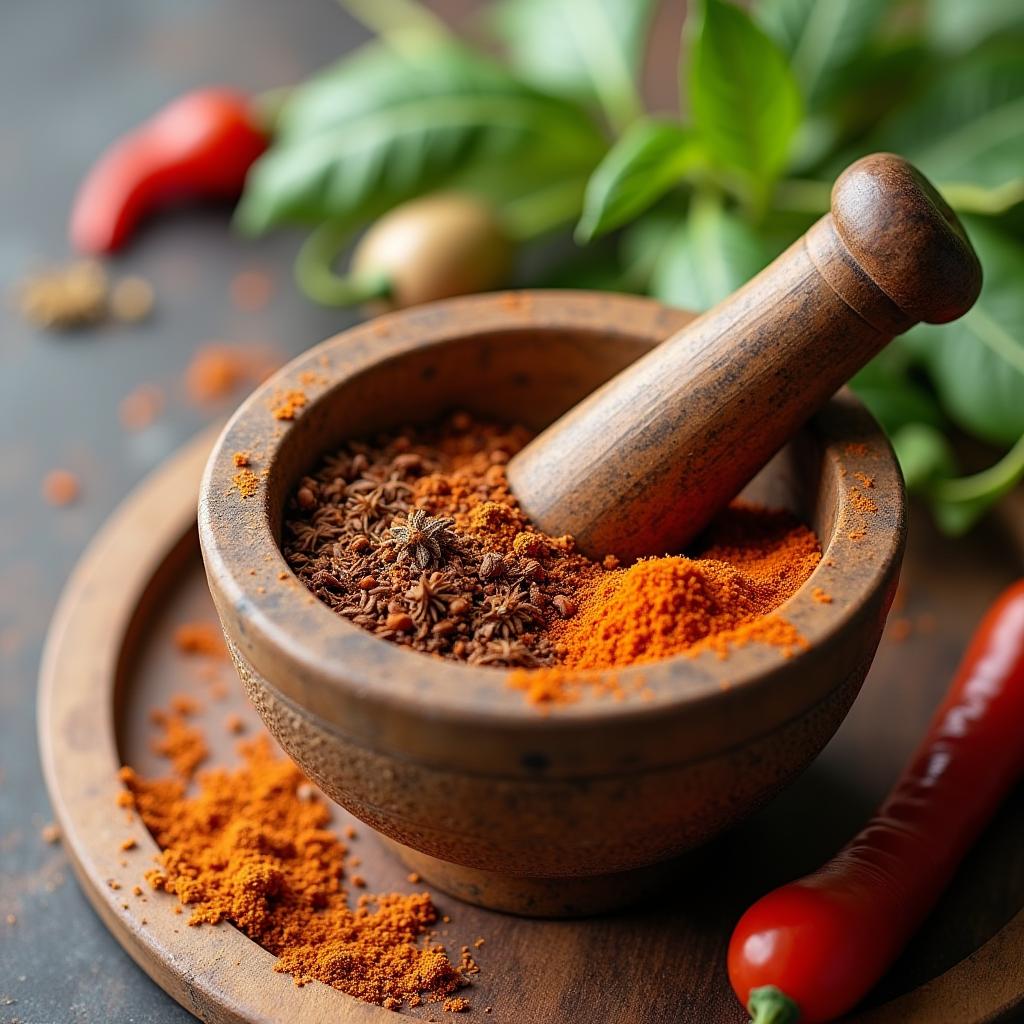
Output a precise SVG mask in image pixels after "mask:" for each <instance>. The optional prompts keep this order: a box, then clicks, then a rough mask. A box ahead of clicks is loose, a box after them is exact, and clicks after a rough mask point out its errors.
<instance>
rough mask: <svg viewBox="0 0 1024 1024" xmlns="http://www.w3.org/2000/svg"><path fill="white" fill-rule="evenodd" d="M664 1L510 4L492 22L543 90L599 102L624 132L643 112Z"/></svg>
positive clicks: (519, 0)
mask: <svg viewBox="0 0 1024 1024" xmlns="http://www.w3.org/2000/svg"><path fill="white" fill-rule="evenodd" d="M656 2H657V0H502V2H501V3H498V4H497V5H495V7H494V9H493V10H492V11H491V12H489V21H490V24H491V25H492V27H493V28H494V29H495V31H496V32H497V34H498V35H499V37H500V38H501V40H502V41H503V43H504V45H505V50H506V52H507V54H508V57H509V60H510V61H511V62H512V65H513V67H514V68H515V69H516V70H517V71H518V72H519V73H520V74H521V75H522V76H523V77H524V78H525V79H526V80H527V81H530V82H533V83H534V84H535V85H536V86H537V87H538V88H541V89H545V90H553V91H554V92H556V93H562V94H565V95H569V96H574V97H577V98H579V99H583V100H585V101H588V102H596V103H598V104H599V105H600V106H601V107H603V108H604V109H605V111H606V112H607V113H608V116H609V119H610V120H611V122H612V124H613V125H614V126H615V127H616V128H617V129H619V130H622V129H624V128H625V127H626V126H627V125H628V124H629V122H630V121H632V120H633V119H634V118H635V117H637V116H638V115H639V114H640V113H641V104H640V99H639V96H638V94H637V90H636V86H635V80H636V75H637V70H638V68H639V66H640V63H641V61H642V60H643V54H644V48H645V42H646V37H647V28H648V25H649V23H650V19H651V14H652V12H653V10H654V6H655V3H656Z"/></svg>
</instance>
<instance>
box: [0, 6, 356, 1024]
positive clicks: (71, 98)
mask: <svg viewBox="0 0 1024 1024" xmlns="http://www.w3.org/2000/svg"><path fill="white" fill-rule="evenodd" d="M364 36H365V33H364V32H363V30H362V29H361V28H360V27H358V26H357V25H356V24H355V23H353V22H352V21H351V20H350V19H349V18H348V17H347V16H346V15H345V14H344V13H342V12H341V10H340V9H339V8H338V7H337V6H336V5H335V4H333V3H332V2H331V0H287V2H281V0H219V2H212V0H210V2H203V0H150V2H148V3H141V2H139V0H88V2H86V3H75V2H73V0H9V2H7V3H5V4H4V5H3V12H2V15H0V94H2V96H3V100H2V101H0V224H2V235H0V288H2V290H3V291H4V293H5V296H6V294H7V293H8V292H9V290H10V289H11V287H12V285H13V284H14V283H15V282H16V281H17V280H18V278H19V277H21V276H22V275H23V274H24V273H25V272H26V271H28V270H30V269H32V268H33V267H37V266H39V265H45V264H47V263H51V262H58V263H59V262H61V261H63V260H65V259H66V258H67V257H68V256H69V252H68V249H67V245H66V242H65V221H66V216H67V210H68V207H69V203H70V200H71V196H72V194H73V191H74V189H75V186H76V184H77V183H78V181H79V179H80V178H81V177H82V175H83V174H84V173H85V171H86V169H87V168H88V166H89V164H90V162H91V161H92V160H93V158H94V157H95V156H96V155H97V154H98V153H99V151H100V150H101V149H102V148H103V146H104V145H105V144H106V143H107V142H108V141H110V140H111V139H112V138H114V137H115V136H116V135H117V134H118V133H120V132H122V131H124V130H126V129H128V128H130V127H131V126H133V125H134V124H135V123H137V122H138V121H139V120H141V119H143V118H144V117H146V116H147V115H149V114H150V113H151V112H152V111H153V110H154V109H156V108H157V107H158V106H159V105H160V104H161V103H162V102H164V101H165V100H167V99H170V98H171V97H173V96H175V95H176V94H178V93H180V92H183V91H185V90H187V89H189V88H191V87H194V86H197V85H200V84H204V83H226V84H230V85H234V86H238V87H241V88H244V89H247V90H252V91H259V90H262V89H267V88H271V87H275V86H279V85H283V84H287V83H289V82H291V81H294V80H296V79H299V78H301V77H303V76H304V75H306V74H308V73H309V72H310V71H311V70H313V69H314V68H316V67H318V66H320V65H322V64H323V63H325V62H327V61H329V60H331V59H332V58H334V57H336V56H337V55H338V54H339V53H341V52H342V51H344V50H346V49H349V48H351V47H352V46H353V45H355V44H357V43H358V42H359V41H360V40H362V39H363V38H364ZM297 241H298V239H297V237H294V236H292V237H289V236H287V235H285V236H282V235H278V236H275V237H274V238H271V239H267V240H265V241H260V242H247V241H244V240H242V239H239V238H237V237H234V236H232V234H231V233H230V231H229V230H228V215H227V211H225V210H201V211H191V212H189V213H187V214H185V215H180V216H177V215H176V216H175V217H173V218H167V219H164V220H162V221H161V222H160V223H157V224H154V225H151V226H150V228H149V229H148V230H146V231H145V232H144V233H143V234H142V235H141V236H140V237H139V239H138V242H137V244H135V245H133V246H132V247H131V248H130V249H129V250H128V251H127V252H126V253H125V255H124V256H123V257H120V258H119V259H118V260H117V261H116V263H115V265H114V270H115V273H116V272H120V273H127V272H137V273H140V274H142V275H144V276H146V277H147V278H148V279H149V280H150V281H151V282H152V283H153V285H154V288H155V289H156V293H157V303H158V308H157V312H156V315H155V316H154V318H153V319H152V321H150V322H149V323H147V324H144V325H142V326H139V327H113V328H104V329H101V330H96V331H90V332H84V333H81V334H73V335H54V334H44V333H41V332H39V331H37V330H35V329H33V328H31V327H29V326H27V325H25V324H23V323H21V322H20V321H19V320H18V319H17V318H16V317H15V316H13V315H11V313H10V310H9V307H7V306H5V309H4V320H3V325H4V326H3V331H2V333H0V1021H5V1022H7V1021H11V1022H13V1021H21V1022H23V1024H72V1022H90V1024H92V1022H100V1021H109V1022H120V1021H185V1020H191V1019H192V1018H191V1017H189V1015H188V1014H187V1013H186V1012H185V1011H184V1010H182V1009H180V1008H179V1007H178V1006H177V1005H176V1004H175V1003H174V1002H173V1001H172V1000H171V999H169V998H168V997H167V996H165V995H164V994H163V992H162V991H160V990H159V989H158V988H157V987H156V986H155V985H154V984H153V983H152V982H150V981H149V979H148V978H147V977H146V976H145V975H144V974H143V973H142V971H141V970H139V969H138V968H137V967H136V966H135V965H134V964H133V963H132V962H131V960H130V959H129V958H128V956H127V955H126V954H125V953H123V952H122V951H121V949H120V947H119V946H118V945H117V944H116V943H115V942H114V940H113V939H112V938H111V937H110V935H109V934H108V933H107V930H106V929H105V928H104V926H103V925H102V924H101V922H100V920H99V918H98V917H96V915H95V914H94V913H93V911H92V910H91V908H90V907H89V905H88V904H87V903H86V900H85V898H84V896H83V895H82V893H81V892H80V890H79V888H78V886H77V884H76V883H75V881H74V878H73V877H72V875H71V871H70V868H69V866H68V863H67V859H66V857H65V856H64V854H63V852H62V850H61V848H60V847H59V846H49V845H46V844H45V843H44V842H43V841H42V839H41V838H40V828H41V827H42V826H43V825H44V824H46V822H48V821H49V820H50V817H51V814H50V809H49V805H48V802H47V796H46V790H45V788H44V786H43V780H42V775H41V772H40V767H39V755H38V747H37V743H36V737H35V694H36V672H37V668H38V662H39V655H40V651H41V648H42V644H43V639H44V635H45V631H46V627H47V624H48V621H49V618H50V614H51V612H52V609H53V607H54V604H55V602H56V600H57V598H58V595H59V593H60V590H61V587H62V585H63V584H64V581H65V579H66V578H67V575H68V573H69V572H70V571H71V568H72V567H73V565H74V563H75V561H76V559H77V558H78V556H79V554H80V553H81V551H82V550H83V548H84V547H85V545H86V544H87V543H88V541H89V539H90V537H91V536H92V534H93V533H94V532H95V531H96V530H97V529H98V527H99V526H100V525H101V523H102V522H103V520H104V519H105V518H106V516H107V515H108V513H109V512H110V511H111V509H112V508H113V507H114V506H115V505H116V504H117V503H118V501H119V500H120V499H121V498H122V497H123V496H124V495H125V494H126V493H127V492H128V490H129V489H130V488H131V487H132V485H133V484H135V483H136V482H137V481H138V480H139V479H140V478H141V477H142V476H144V475H145V474H146V473H147V472H148V471H149V470H150V469H152V468H153V467H154V466H156V465H157V464H158V463H159V462H160V461H161V460H162V459H163V458H165V457H166V456H167V455H168V454H169V453H170V452H172V451H173V450H174V449H175V448H177V447H178V446H179V445H180V444H181V443H182V442H183V441H185V440H186V439H187V438H188V437H190V436H191V435H192V434H194V433H195V432H196V431H197V430H198V429H199V428H200V427H201V426H202V425H203V424H204V423H206V422H208V421H210V420H212V419H214V418H218V417H221V416H223V415H226V414H227V413H228V412H229V411H230V409H231V407H232V406H233V404H235V401H237V399H239V398H241V397H242V395H243V393H244V388H243V389H241V390H240V391H239V393H238V394H237V395H236V397H235V398H234V399H231V400H226V401H225V402H223V403H221V404H219V405H214V406H209V407H202V408H198V407H196V406H194V405H192V404H190V403H189V401H188V399H187V397H186V396H185V393H184V388H183V385H182V374H183V371H184V369H185V367H186V366H187V365H188V362H189V359H190V357H191V355H192V353H193V351H194V350H195V349H196V348H197V347H199V346H200V345H202V344H204V343H206V342H209V341H211V340H215V339H222V340H224V341H226V342H229V343H230V342H237V343H249V342H266V343H269V344H272V345H273V346H275V347H276V348H278V349H279V350H280V351H281V353H282V354H283V355H285V356H287V355H291V354H294V353H296V352H299V351H301V350H302V349H303V348H306V347H307V346H308V345H310V344H313V343H315V342H317V341H320V340H321V339H322V338H324V337H326V336H327V335H329V334H332V333H334V332H335V331H336V330H337V329H339V328H340V327H343V326H345V325H347V324H348V323H350V322H352V320H353V319H354V318H353V317H352V315H351V314H348V313H344V312H337V311H330V310H318V309H316V308H314V307H312V306H311V305H310V304H309V303H308V302H306V301H305V300H304V299H303V298H302V297H301V296H300V295H299V294H298V293H297V291H296V289H295V287H294V285H293V284H292V281H291V271H290V266H291V257H292V254H293V252H294V250H295V247H296V244H297ZM250 268H259V269H265V270H267V271H269V272H270V273H272V274H273V277H274V280H275V285H276V287H275V292H274V297H273V300H272V301H271V303H270V305H269V306H268V308H267V309H266V310H265V311H263V312H260V313H241V312H238V311H237V310H235V308H234V307H233V305H232V303H231V301H230V298H229V283H230V281H231V278H232V277H233V275H234V274H236V273H237V272H238V271H240V270H243V269H250ZM144 383H145V384H156V385H158V386H160V387H161V388H162V389H163V390H164V391H165V393H166V399H167V404H166V408H165V410H164V412H163V414H162V415H161V416H160V417H159V419H158V420H157V421H156V422H155V423H154V424H153V425H152V426H150V427H149V428H148V429H146V430H144V431H142V432H139V433H129V432H126V431H125V430H124V429H123V428H122V427H121V425H120V423H119V420H118V403H119V402H120V400H121V399H122V398H123V397H124V396H125V395H126V394H128V393H129V392H131V391H132V390H133V389H134V388H136V387H137V386H139V385H140V384H144ZM54 467H66V468H68V469H71V470H73V471H74V472H76V473H77V474H79V475H80V476H81V478H82V481H83V493H82V497H81V500H80V501H79V502H78V503H77V504H75V505H73V506H70V507H68V508H64V509H56V508H51V507H49V506H48V505H47V504H46V503H45V502H44V501H43V498H42V495H41V492H40V486H41V482H42V479H43V477H44V476H45V474H46V472H47V471H48V470H50V469H52V468H54ZM8 915H14V916H15V917H16V919H17V920H16V923H15V924H8V923H6V920H5V919H6V918H7V917H8Z"/></svg>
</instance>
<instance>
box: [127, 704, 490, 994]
mask: <svg viewBox="0 0 1024 1024" xmlns="http://www.w3.org/2000/svg"><path fill="white" fill-rule="evenodd" d="M163 714H164V715H165V716H169V715H171V714H173V711H172V712H165V713H163ZM167 720H168V718H166V717H165V718H164V719H163V721H164V722H165V723H166V721H167ZM165 727H166V724H165ZM239 749H240V752H241V754H242V759H243V760H242V764H241V765H240V766H239V767H238V768H235V769H224V768H216V769H212V770H210V771H206V772H203V773H202V774H201V775H200V776H199V779H198V792H197V793H196V794H195V795H194V796H190V795H189V794H188V793H187V791H186V780H185V779H184V778H183V777H182V776H181V774H180V773H179V774H178V775H177V777H171V778H164V779H144V778H141V777H140V776H139V775H138V774H137V773H136V772H135V771H134V770H133V769H131V768H122V769H121V773H120V778H121V781H122V783H123V784H124V786H125V787H126V788H125V790H123V791H122V794H121V795H122V797H124V798H125V799H123V800H119V803H122V804H125V803H126V804H128V805H130V806H132V807H134V809H135V810H136V811H137V812H138V813H139V815H140V816H141V817H142V820H143V821H144V823H145V824H146V826H147V827H148V828H149V830H150V832H152V834H153V837H154V839H155V840H156V842H157V843H158V845H159V846H160V847H161V850H162V852H161V854H160V858H159V866H158V867H156V868H154V869H152V870H151V871H149V872H147V874H146V878H147V880H148V881H149V883H150V885H151V886H152V887H153V888H154V889H157V890H162V891H164V892H168V893H172V894H174V895H176V896H177V897H178V899H179V900H180V902H181V904H182V905H184V906H187V907H188V908H189V909H190V911H191V916H190V917H189V921H188V923H189V924H190V925H202V924H218V923H219V922H221V921H230V922H232V923H233V924H235V925H236V926H237V927H238V928H240V929H241V930H242V931H243V932H244V933H245V934H246V935H248V936H249V938H251V939H253V940H254V941H255V942H258V943H259V944H260V945H261V946H263V947H264V948H265V949H267V950H269V951H270V952H271V953H273V954H275V955H276V956H277V957H278V960H277V963H276V964H275V970H277V971H280V972H284V973H287V974H291V975H292V976H293V977H294V979H295V983H296V984H297V985H304V984H306V983H307V982H311V981H320V982H323V983H324V984H327V985H331V986H332V987H333V988H336V989H339V990H340V991H342V992H345V993H347V994H348V995H351V996H355V997H356V998H358V999H362V1000H365V1001H367V1002H371V1003H378V1004H380V1005H383V1006H386V1007H388V1008H389V1009H397V1008H399V1007H400V1006H401V1005H403V1004H408V1005H410V1006H415V1005H419V1003H420V1002H421V1001H422V1000H423V999H424V998H426V999H431V1000H436V1001H439V1002H442V1001H444V1000H446V999H449V998H452V997H453V993H454V992H455V991H456V990H457V989H459V988H462V987H463V986H464V985H466V984H467V983H468V979H467V975H469V974H471V973H475V971H476V970H477V968H476V966H475V964H472V963H471V962H470V963H466V962H465V957H463V960H462V962H460V964H459V965H455V964H453V963H452V962H451V960H449V958H448V956H447V955H446V953H445V951H444V949H443V947H441V946H437V945H432V944H430V943H429V942H428V941H424V940H425V939H426V936H427V933H428V932H429V931H430V929H431V926H432V925H433V924H434V923H435V922H436V921H437V917H438V915H437V911H436V909H435V907H434V904H433V903H432V901H431V899H430V896H429V894H427V893H413V894H405V893H386V894H381V895H377V896H370V895H368V894H362V895H360V896H358V897H357V898H356V899H355V901H354V905H353V906H350V904H349V899H348V896H347V894H346V892H345V889H344V887H343V885H342V879H343V877H344V875H345V857H346V855H347V852H348V851H347V848H346V846H345V844H344V843H343V842H342V841H341V840H339V839H338V838H337V836H335V835H334V834H333V833H332V832H330V831H329V828H328V826H329V824H330V811H329V810H328V808H327V806H326V803H325V801H323V800H322V799H321V798H320V797H319V796H318V795H317V794H316V793H315V792H314V791H312V787H311V786H310V785H309V783H308V781H307V780H306V778H305V777H304V776H303V774H302V772H301V771H299V769H298V768H297V767H296V766H295V765H294V764H293V763H292V762H291V761H289V760H287V759H286V758H281V757H278V756H276V755H275V753H274V751H273V749H272V747H271V743H270V740H269V737H267V736H266V735H261V736H260V737H259V738H258V739H255V740H252V741H249V742H246V743H243V744H241V745H240V747H239ZM350 881H353V882H354V881H355V879H351V880H350ZM175 909H176V910H180V907H176V908H175ZM454 998H455V999H456V1000H457V1002H458V1008H459V1009H460V1010H461V1009H465V1008H468V1005H469V1004H468V1002H465V1001H463V1000H462V999H461V997H454ZM451 1009H453V1010H454V1009H455V1007H454V1006H453V1007H451Z"/></svg>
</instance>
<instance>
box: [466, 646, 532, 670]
mask: <svg viewBox="0 0 1024 1024" xmlns="http://www.w3.org/2000/svg"><path fill="white" fill-rule="evenodd" d="M468 661H469V664H470V665H491V666H493V667H495V668H501V667H504V668H536V667H537V666H538V665H539V664H540V661H539V659H538V658H537V656H536V655H535V654H534V653H533V651H531V650H530V649H529V647H527V646H526V644H524V643H521V642H520V641H518V640H492V641H490V642H489V643H486V644H483V645H482V646H480V647H478V648H477V649H476V650H475V651H474V652H473V653H472V654H471V655H470V656H469V659H468Z"/></svg>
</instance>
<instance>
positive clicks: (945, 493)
mask: <svg viewBox="0 0 1024 1024" xmlns="http://www.w3.org/2000/svg"><path fill="white" fill-rule="evenodd" d="M1020 480H1024V436H1022V437H1021V438H1020V439H1019V440H1018V441H1017V443H1016V444H1015V445H1014V446H1013V447H1012V448H1011V449H1010V450H1009V451H1008V452H1007V453H1006V454H1005V455H1004V456H1003V457H1002V458H1001V459H1000V460H999V461H998V462H997V463H995V465H993V466H989V467H988V469H983V470H982V471H981V472H980V473H974V474H972V475H971V476H962V477H958V478H957V479H955V480H938V481H936V482H935V484H933V485H932V488H931V494H932V495H933V496H934V497H935V498H937V499H939V500H940V501H947V502H965V501H976V500H978V499H982V498H988V497H992V498H999V497H1002V495H1004V494H1007V493H1009V492H1010V491H1011V490H1012V489H1013V488H1014V486H1016V484H1017V483H1018V482H1019V481H1020Z"/></svg>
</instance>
